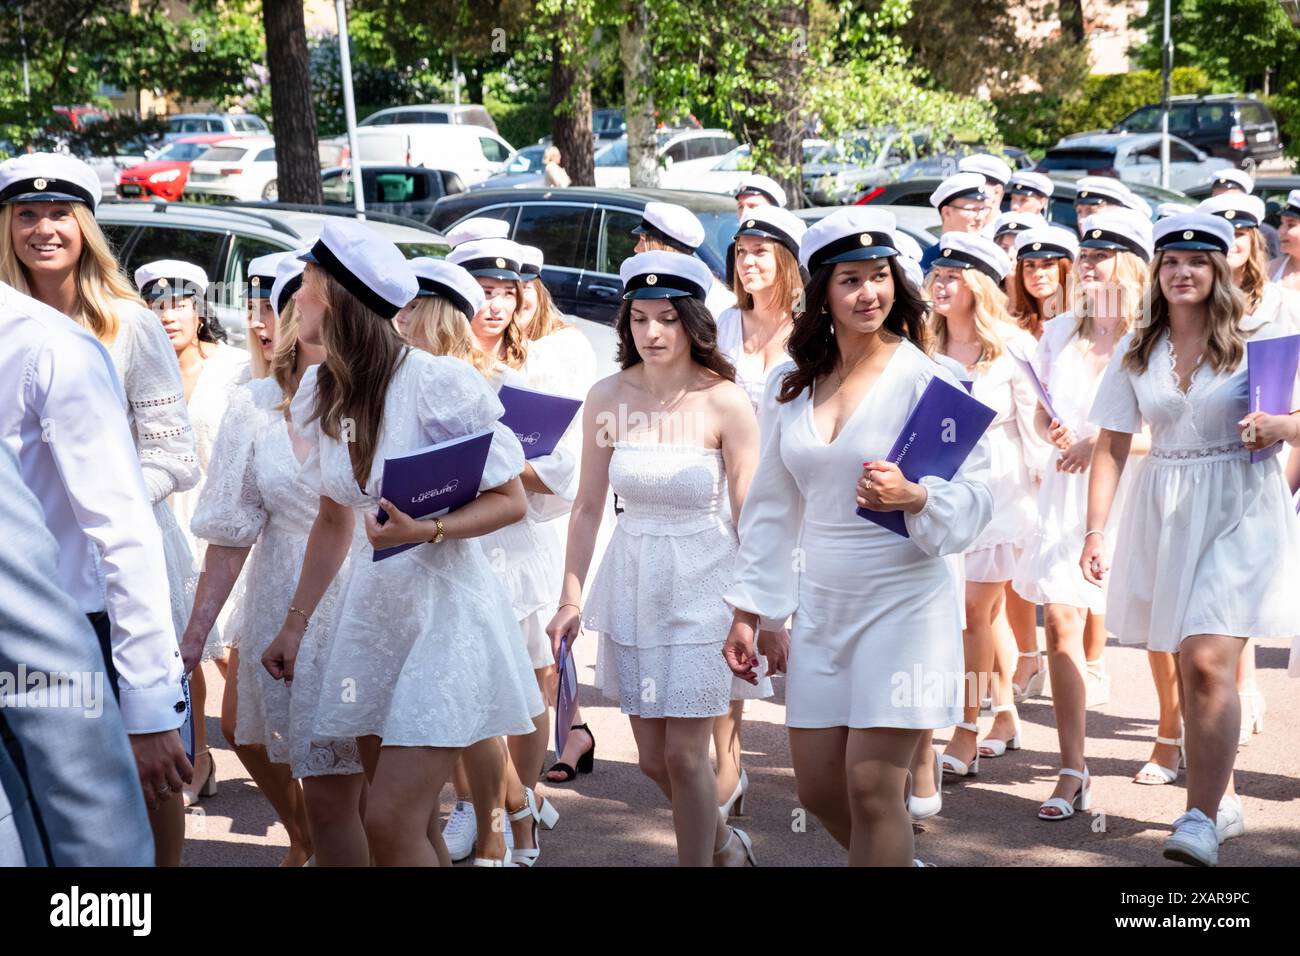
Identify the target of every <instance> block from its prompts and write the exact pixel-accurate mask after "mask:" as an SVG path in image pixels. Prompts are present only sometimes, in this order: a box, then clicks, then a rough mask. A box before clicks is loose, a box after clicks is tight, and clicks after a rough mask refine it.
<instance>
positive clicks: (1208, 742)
mask: <svg viewBox="0 0 1300 956" xmlns="http://www.w3.org/2000/svg"><path fill="white" fill-rule="evenodd" d="M1245 646H1246V642H1245V641H1244V640H1242V639H1241V638H1239V637H1225V636H1223V635H1221V634H1196V635H1193V636H1191V637H1188V638H1184V640H1183V643H1182V647H1181V648H1180V650H1179V653H1178V655H1177V657H1178V674H1179V678H1180V686H1181V688H1182V692H1183V719H1184V722H1185V725H1184V733H1185V734H1186V743H1185V746H1186V750H1187V809H1188V810H1191V809H1193V808H1195V809H1198V810H1200V811H1201V812H1202V813H1204V814H1205V815H1206V816H1207V817H1209V818H1210V819H1211V820H1213V819H1214V818H1215V816H1216V815H1217V814H1218V812H1219V801H1220V800H1221V799H1222V798H1223V795H1224V793H1225V792H1228V793H1231V792H1233V787H1232V765H1233V763H1234V762H1235V761H1236V759H1237V732H1238V730H1239V729H1240V727H1241V699H1240V698H1239V697H1238V696H1237V688H1236V675H1237V658H1238V657H1239V656H1240V655H1241V652H1242V650H1243V649H1244V648H1245Z"/></svg>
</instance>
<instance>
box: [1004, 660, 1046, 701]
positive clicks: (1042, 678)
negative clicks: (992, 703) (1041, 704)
mask: <svg viewBox="0 0 1300 956" xmlns="http://www.w3.org/2000/svg"><path fill="white" fill-rule="evenodd" d="M1020 656H1021V657H1036V658H1038V670H1036V671H1034V673H1033V674H1032V675H1030V678H1029V680H1027V681H1026V682H1025V687H1024V689H1023V690H1022V689H1021V688H1020V685H1019V684H1017V683H1015V682H1014V681H1013V682H1012V684H1011V699H1012V700H1014V701H1015V702H1016V703H1017V704H1023V703H1024V702H1025V701H1027V700H1028V699H1029V698H1031V697H1041V696H1043V686H1044V685H1045V684H1046V683H1047V662H1046V661H1045V660H1044V659H1043V658H1045V657H1046V656H1047V655H1046V654H1045V653H1044V652H1043V651H1021V652H1020Z"/></svg>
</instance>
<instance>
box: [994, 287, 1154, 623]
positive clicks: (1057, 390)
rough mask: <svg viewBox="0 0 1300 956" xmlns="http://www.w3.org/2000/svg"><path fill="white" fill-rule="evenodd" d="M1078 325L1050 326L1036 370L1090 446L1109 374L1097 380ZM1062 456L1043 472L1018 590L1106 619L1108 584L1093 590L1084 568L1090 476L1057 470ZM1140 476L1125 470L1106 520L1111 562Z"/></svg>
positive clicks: (1069, 320)
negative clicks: (1095, 409)
mask: <svg viewBox="0 0 1300 956" xmlns="http://www.w3.org/2000/svg"><path fill="white" fill-rule="evenodd" d="M1078 322H1079V320H1078V319H1077V318H1076V317H1075V315H1074V314H1073V313H1072V312H1065V313H1063V314H1061V315H1058V316H1056V317H1055V318H1053V319H1049V320H1048V321H1046V322H1044V323H1043V337H1042V339H1041V340H1040V341H1039V343H1038V352H1037V354H1036V356H1035V358H1034V367H1035V368H1036V369H1037V371H1038V375H1039V377H1040V378H1041V379H1042V381H1043V383H1044V384H1045V385H1046V386H1047V392H1048V394H1049V395H1050V396H1051V398H1052V405H1053V407H1054V408H1055V409H1056V412H1057V414H1059V415H1060V416H1061V417H1062V423H1063V424H1064V425H1065V426H1066V427H1067V428H1069V429H1070V430H1071V431H1073V432H1074V436H1075V439H1076V440H1085V439H1089V438H1096V437H1097V431H1098V429H1097V427H1096V426H1095V425H1093V424H1092V423H1091V422H1089V421H1088V413H1089V411H1090V410H1091V409H1092V403H1093V400H1094V399H1095V398H1096V395H1097V389H1098V388H1100V387H1101V379H1102V375H1103V373H1104V372H1105V369H1104V368H1103V369H1101V370H1100V371H1099V372H1097V373H1096V374H1093V372H1092V371H1091V370H1090V369H1089V367H1088V363H1087V362H1086V361H1085V355H1084V352H1083V348H1084V345H1083V343H1082V342H1081V340H1080V339H1079V336H1078V334H1077V331H1076V330H1077V328H1078ZM1060 456H1061V452H1060V451H1059V450H1058V449H1056V448H1055V447H1053V448H1052V454H1051V457H1050V458H1049V459H1048V462H1047V467H1046V469H1045V471H1044V473H1043V484H1042V486H1041V487H1040V488H1039V489H1038V509H1037V515H1036V520H1037V525H1036V527H1035V530H1034V532H1033V533H1032V534H1030V535H1029V537H1028V539H1027V540H1026V543H1025V550H1024V553H1023V554H1022V555H1021V557H1020V562H1019V564H1018V565H1017V566H1016V573H1015V577H1014V579H1013V580H1012V582H1011V584H1012V587H1014V588H1015V590H1016V593H1017V594H1019V595H1020V596H1021V597H1022V598H1024V599H1025V600H1026V601H1028V602H1029V603H1031V604H1065V605H1069V606H1070V607H1077V608H1086V609H1087V610H1089V611H1091V612H1092V613H1094V614H1103V613H1105V610H1106V588H1105V586H1104V585H1103V586H1102V587H1097V586H1096V585H1093V584H1089V583H1088V582H1087V580H1085V579H1084V576H1083V571H1081V570H1080V569H1079V555H1080V554H1082V553H1083V543H1084V542H1083V536H1084V533H1085V532H1086V531H1087V530H1088V529H1087V527H1086V524H1087V520H1088V476H1089V474H1090V472H1088V471H1083V472H1079V473H1077V474H1069V473H1066V472H1063V471H1057V470H1056V462H1057V460H1058V459H1059V458H1060ZM1134 471H1135V469H1134V468H1132V467H1130V468H1126V469H1125V471H1124V475H1123V477H1122V478H1121V479H1120V485H1119V490H1118V491H1117V492H1116V495H1115V505H1114V507H1112V508H1111V512H1110V517H1109V519H1108V520H1107V522H1106V526H1105V529H1104V530H1105V532H1106V534H1105V535H1104V538H1103V540H1104V543H1105V546H1106V560H1107V562H1110V561H1112V560H1113V557H1114V553H1115V533H1116V528H1117V527H1118V524H1119V516H1120V512H1121V511H1122V510H1123V503H1124V500H1125V498H1126V497H1127V495H1128V490H1129V488H1130V487H1131V486H1132V483H1133V474H1134Z"/></svg>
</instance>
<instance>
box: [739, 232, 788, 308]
mask: <svg viewBox="0 0 1300 956" xmlns="http://www.w3.org/2000/svg"><path fill="white" fill-rule="evenodd" d="M762 242H764V243H765V244H766V245H769V246H771V247H772V255H773V257H774V258H775V259H776V279H775V280H774V281H773V283H772V293H773V294H772V301H773V302H775V303H777V304H778V305H779V306H780V307H781V309H782V310H783V311H788V310H793V309H794V305H795V300H796V299H797V298H798V297H799V293H801V292H802V291H803V276H802V275H800V274H799V262H798V261H797V260H796V259H795V257H794V256H793V255H791V254H790V250H789V249H787V248H786V247H785V246H783V245H781V243H779V242H777V241H776V240H775V239H763V240H762ZM731 291H732V292H733V293H735V296H736V307H737V308H738V309H740V310H741V311H742V312H748V311H749V310H750V309H752V308H754V297H753V296H752V295H750V294H749V293H748V292H746V291H745V284H744V283H743V282H742V281H741V280H740V270H739V269H735V270H734V274H733V275H732V277H731Z"/></svg>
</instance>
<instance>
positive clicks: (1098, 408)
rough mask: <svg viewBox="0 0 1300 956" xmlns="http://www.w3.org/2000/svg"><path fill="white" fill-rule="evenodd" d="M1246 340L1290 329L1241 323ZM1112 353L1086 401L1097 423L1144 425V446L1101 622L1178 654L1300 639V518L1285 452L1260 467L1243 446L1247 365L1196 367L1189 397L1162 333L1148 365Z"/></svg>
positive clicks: (1120, 427)
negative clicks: (1140, 367) (1190, 648)
mask: <svg viewBox="0 0 1300 956" xmlns="http://www.w3.org/2000/svg"><path fill="white" fill-rule="evenodd" d="M1241 325H1242V329H1243V330H1244V331H1245V333H1246V335H1247V336H1248V337H1254V338H1257V339H1258V338H1270V337H1275V336H1279V335H1288V334H1291V333H1292V332H1293V330H1292V329H1291V328H1290V327H1289V326H1287V325H1284V324H1282V323H1277V322H1263V323H1261V322H1259V321H1258V320H1257V319H1255V318H1254V317H1252V316H1247V317H1246V318H1244V319H1243V320H1242V323H1241ZM1131 337H1132V336H1131V335H1130V336H1125V337H1124V339H1122V340H1121V341H1120V342H1119V344H1118V345H1117V346H1116V348H1115V355H1114V356H1113V357H1112V359H1111V363H1110V366H1109V367H1108V368H1107V369H1106V375H1105V377H1104V378H1103V379H1102V383H1101V388H1100V389H1099V390H1098V393H1097V400H1096V403H1095V404H1094V405H1093V408H1092V415H1091V418H1092V421H1093V423H1094V424H1096V425H1097V426H1098V427H1100V428H1107V429H1110V430H1111V431H1117V432H1129V433H1133V432H1137V431H1138V430H1139V429H1140V428H1141V426H1142V422H1143V421H1145V422H1146V423H1147V424H1148V425H1149V426H1150V428H1151V452H1150V453H1149V454H1148V455H1147V456H1146V459H1145V460H1144V461H1142V462H1140V463H1137V464H1136V465H1130V466H1129V467H1135V468H1136V471H1137V474H1136V476H1135V478H1134V482H1133V487H1132V489H1131V491H1130V493H1129V498H1128V502H1127V503H1126V505H1125V507H1124V512H1123V515H1122V517H1121V519H1120V525H1119V533H1118V540H1117V541H1116V543H1115V563H1114V565H1113V566H1112V568H1111V572H1110V577H1111V582H1110V593H1109V594H1108V596H1107V601H1106V625H1107V629H1108V630H1110V631H1112V632H1114V633H1115V634H1117V635H1118V636H1119V638H1120V640H1121V641H1123V642H1124V643H1128V644H1145V645H1146V647H1147V649H1148V650H1151V651H1166V652H1176V651H1177V650H1178V648H1179V645H1180V644H1181V643H1182V641H1183V638H1185V637H1187V636H1189V635H1192V634H1226V635H1229V636H1233V637H1290V638H1294V637H1297V636H1300V589H1297V587H1296V582H1297V581H1300V519H1297V517H1296V514H1295V509H1294V506H1293V505H1292V504H1291V492H1290V489H1289V488H1288V487H1287V482H1286V476H1285V474H1284V473H1283V462H1284V461H1285V460H1286V455H1287V451H1286V450H1284V451H1283V452H1282V453H1281V454H1279V455H1275V456H1273V457H1272V458H1269V459H1267V460H1266V461H1262V462H1259V463H1258V464H1251V462H1250V453H1249V452H1248V451H1246V449H1245V448H1244V447H1243V446H1242V444H1241V439H1240V433H1239V432H1238V429H1237V422H1238V421H1240V420H1241V419H1242V417H1244V416H1245V415H1246V413H1247V410H1248V408H1249V403H1248V399H1247V392H1248V388H1247V374H1246V363H1245V360H1244V358H1243V360H1242V362H1241V365H1240V366H1239V367H1238V368H1237V369H1235V370H1233V371H1231V372H1215V371H1214V370H1213V369H1211V368H1210V367H1209V366H1208V365H1205V364H1202V365H1201V366H1199V367H1198V368H1197V369H1196V371H1195V372H1194V373H1193V375H1192V382H1191V386H1190V387H1189V389H1188V392H1187V394H1186V395H1184V394H1183V393H1182V392H1181V391H1180V390H1179V388H1178V380H1177V377H1176V375H1175V372H1174V354H1173V349H1172V347H1171V346H1170V342H1169V338H1168V335H1167V334H1164V333H1162V334H1161V335H1160V337H1159V339H1158V340H1157V341H1156V343H1155V348H1154V349H1153V350H1152V352H1151V357H1150V361H1149V363H1148V366H1147V368H1146V369H1145V370H1144V371H1142V372H1141V373H1140V374H1134V373H1132V372H1129V371H1127V370H1125V369H1124V368H1123V367H1122V366H1121V364H1120V363H1121V360H1122V358H1123V355H1124V352H1125V351H1126V350H1127V348H1128V343H1129V341H1130V339H1131Z"/></svg>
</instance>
